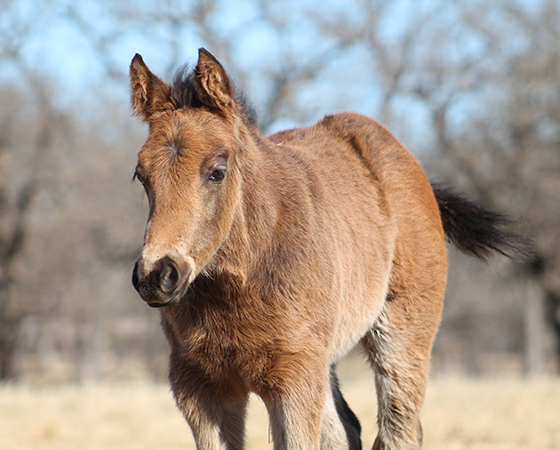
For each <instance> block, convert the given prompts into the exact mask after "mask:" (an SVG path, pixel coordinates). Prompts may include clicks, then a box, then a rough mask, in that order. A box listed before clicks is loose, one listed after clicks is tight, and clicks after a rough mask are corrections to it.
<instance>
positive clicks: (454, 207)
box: [432, 183, 534, 261]
mask: <svg viewBox="0 0 560 450" xmlns="http://www.w3.org/2000/svg"><path fill="white" fill-rule="evenodd" d="M432 188H433V190H434V194H435V196H436V200H437V203H438V206H439V211H440V214H441V220H442V223H443V229H444V231H445V234H446V236H447V239H448V240H449V241H450V242H451V243H453V244H454V245H455V246H456V247H457V248H458V249H459V250H461V251H462V252H463V253H466V254H467V255H469V256H474V257H476V258H479V259H482V260H483V261H486V260H488V259H489V258H490V257H491V256H492V253H494V252H497V253H501V254H502V255H505V256H507V257H509V258H511V259H514V260H517V261H531V260H532V259H533V258H534V254H533V242H532V239H531V238H529V237H528V236H526V235H524V234H522V233H518V232H516V231H512V227H513V226H514V225H515V221H514V220H512V219H511V218H509V217H507V216H505V215H503V214H501V213H498V212H495V211H492V210H490V209H487V208H485V207H484V206H481V205H478V204H476V203H474V202H472V201H470V200H468V199H466V198H465V197H463V196H462V195H461V194H458V193H456V192H455V191H453V190H452V189H448V188H446V187H444V186H441V185H439V184H436V183H432Z"/></svg>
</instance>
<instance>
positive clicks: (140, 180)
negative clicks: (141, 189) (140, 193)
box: [132, 172, 146, 185]
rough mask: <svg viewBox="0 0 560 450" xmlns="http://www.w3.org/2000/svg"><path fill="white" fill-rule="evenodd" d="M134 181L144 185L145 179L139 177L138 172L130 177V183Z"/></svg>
mask: <svg viewBox="0 0 560 450" xmlns="http://www.w3.org/2000/svg"><path fill="white" fill-rule="evenodd" d="M134 180H138V181H139V182H140V184H142V185H145V184H146V180H145V178H144V177H143V176H142V175H140V174H139V173H138V172H134V175H133V176H132V181H134Z"/></svg>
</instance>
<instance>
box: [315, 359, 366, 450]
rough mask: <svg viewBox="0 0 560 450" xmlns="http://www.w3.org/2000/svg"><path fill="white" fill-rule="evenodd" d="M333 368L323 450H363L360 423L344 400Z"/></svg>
mask: <svg viewBox="0 0 560 450" xmlns="http://www.w3.org/2000/svg"><path fill="white" fill-rule="evenodd" d="M335 369H336V368H335V366H334V365H333V366H331V374H330V385H331V394H332V397H331V398H330V399H328V400H327V402H326V404H325V409H324V411H323V421H322V424H321V450H335V449H337V450H338V449H340V450H342V449H349V450H362V441H361V436H360V435H361V431H362V427H361V426H360V421H359V420H358V418H357V417H356V415H355V414H354V412H353V411H352V410H351V409H350V407H349V406H348V403H346V400H344V397H343V396H342V392H340V384H339V382H338V378H337V376H336V371H335Z"/></svg>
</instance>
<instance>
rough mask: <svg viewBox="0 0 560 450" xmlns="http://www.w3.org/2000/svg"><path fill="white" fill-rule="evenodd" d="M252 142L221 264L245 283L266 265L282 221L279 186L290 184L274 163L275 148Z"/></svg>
mask: <svg viewBox="0 0 560 450" xmlns="http://www.w3.org/2000/svg"><path fill="white" fill-rule="evenodd" d="M251 141H252V142H251V143H250V145H247V146H246V147H245V148H244V150H243V153H242V154H241V155H240V161H239V171H240V175H241V184H242V186H241V197H240V201H239V203H238V205H237V208H236V211H235V215H234V220H233V223H232V227H231V231H230V235H229V237H228V239H227V241H226V243H225V245H224V247H223V251H224V256H225V258H223V259H222V264H221V266H222V268H223V269H225V270H227V271H228V272H230V273H233V274H239V275H240V276H242V277H243V278H245V279H246V278H247V277H248V276H249V275H250V272H251V271H253V270H255V268H256V267H258V265H259V264H260V263H261V262H262V258H263V257H264V254H265V251H264V250H265V249H266V248H267V247H268V246H269V245H270V243H271V242H272V239H273V235H274V229H275V228H276V227H277V225H278V222H279V221H280V220H281V215H280V213H279V211H280V202H279V198H278V194H277V186H278V183H279V182H286V180H285V177H282V176H281V172H282V171H281V168H279V167H278V166H277V164H275V162H274V154H273V149H271V148H270V145H271V144H270V143H269V142H268V141H267V140H266V139H265V138H262V137H261V136H258V135H256V136H255V135H254V136H253V137H252V139H251ZM283 178H284V179H283Z"/></svg>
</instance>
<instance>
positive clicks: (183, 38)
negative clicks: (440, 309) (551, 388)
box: [0, 0, 560, 382]
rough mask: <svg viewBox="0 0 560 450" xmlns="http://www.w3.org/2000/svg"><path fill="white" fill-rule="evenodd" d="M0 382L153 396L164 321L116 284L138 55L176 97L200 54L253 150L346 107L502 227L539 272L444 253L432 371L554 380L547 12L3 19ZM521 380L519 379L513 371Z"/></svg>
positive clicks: (47, 10) (314, 5)
mask: <svg viewBox="0 0 560 450" xmlns="http://www.w3.org/2000/svg"><path fill="white" fill-rule="evenodd" d="M0 11H1V13H0V378H1V379H17V380H21V381H35V382H59V381H68V380H73V381H87V380H98V379H107V378H122V377H127V378H128V377H140V378H146V377H150V378H151V377H156V378H161V377H163V376H164V375H165V371H166V357H167V348H166V344H165V342H164V340H163V336H162V333H161V331H160V329H159V323H158V315H157V313H156V312H155V311H152V310H149V309H148V307H147V306H146V305H145V304H143V302H141V301H140V300H139V298H137V296H136V294H135V293H134V291H133V289H132V287H131V286H130V281H129V278H130V272H131V268H132V265H133V261H134V259H135V258H136V256H137V255H138V254H139V253H140V249H141V241H142V235H143V226H144V221H145V217H146V202H145V200H143V198H142V194H141V192H140V191H141V189H140V188H139V186H136V185H133V184H131V183H130V179H131V175H132V170H133V167H134V164H135V158H136V153H137V151H138V149H139V148H140V146H141V144H142V141H143V139H144V138H145V136H146V130H145V129H143V128H142V127H141V126H140V124H139V123H138V122H139V121H137V120H136V119H134V118H131V117H130V109H129V100H128V85H127V73H128V64H129V62H130V60H131V59H132V57H133V56H134V54H135V53H136V52H138V53H141V54H142V55H143V57H144V59H145V60H146V62H147V63H148V65H149V66H150V68H152V70H154V71H155V72H156V73H158V74H160V75H161V76H162V77H164V78H167V79H170V78H171V77H172V74H173V72H174V70H175V69H177V68H178V67H179V66H181V65H182V64H183V63H185V62H187V61H191V62H192V61H193V60H194V59H195V58H196V50H197V48H198V47H200V46H204V47H206V48H207V49H208V50H210V51H211V52H212V53H213V54H215V55H216V56H217V57H218V58H219V59H220V60H221V61H222V63H223V64H224V65H225V67H226V69H227V70H228V71H229V72H230V73H231V74H232V75H233V77H234V78H235V79H236V80H237V83H238V84H239V85H240V86H242V87H243V88H244V89H245V90H246V92H247V93H248V95H249V97H250V98H252V100H253V103H254V104H255V106H256V107H257V110H258V111H259V116H260V121H259V125H260V127H261V129H262V131H263V133H269V132H273V131H275V130H278V129H281V128H283V127H288V126H302V125H307V124H310V123H313V122H314V121H316V120H317V119H319V118H321V117H322V116H323V115H324V114H327V113H332V112H335V111H339V110H355V111H359V112H361V113H364V114H368V115H370V116H372V117H374V118H377V119H378V120H380V121H381V122H382V123H384V124H386V125H387V126H388V127H389V128H390V129H391V130H392V131H393V132H394V133H395V134H396V136H397V137H398V138H399V139H401V140H402V141H403V142H404V143H405V144H406V145H407V146H408V148H409V149H410V150H411V151H412V152H413V153H414V154H415V155H416V156H417V157H418V158H419V159H420V160H421V161H422V162H423V164H424V166H425V168H426V170H427V171H428V173H429V175H430V177H431V178H432V179H434V180H438V181H444V182H446V183H448V184H450V185H452V186H455V187H456V188H458V189H460V190H462V191H465V192H467V193H469V194H470V195H471V196H472V197H474V198H476V199H478V200H479V201H481V202H483V203H485V204H487V205H489V206H493V207H496V208H498V209H501V210H505V211H508V212H510V213H512V214H513V215H515V216H517V217H520V218H522V219H523V221H524V222H525V223H526V228H527V230H528V231H529V232H530V233H531V234H532V235H533V236H535V238H536V241H537V252H538V264H532V265H519V264H512V263H509V262H507V261H504V260H500V259H497V260H495V262H494V263H493V265H492V270H488V268H487V267H485V266H482V265H480V264H478V263H476V262H474V261H470V260H468V259H467V258H463V257H460V256H458V255H456V254H455V253H453V252H452V253H451V259H452V263H451V267H452V270H451V273H450V285H449V289H448V295H447V302H446V309H445V312H444V320H443V323H442V327H441V331H440V333H439V336H438V339H437V341H436V345H435V350H434V351H435V364H434V370H436V371H439V372H456V371H463V372H465V371H466V372H467V373H472V374H480V373H488V372H496V371H504V370H508V371H509V370H511V371H516V372H519V371H521V370H524V372H525V373H527V374H533V375H534V374H541V373H544V372H547V371H548V372H555V371H557V370H558V361H557V360H558V355H559V354H560V350H559V348H560V347H559V345H558V343H559V337H558V336H559V335H560V258H559V255H560V232H559V230H560V194H559V192H560V2H558V1H557V0H535V1H531V2H529V1H522V0H515V1H511V0H510V1H506V0H498V1H493V2H487V1H479V0H474V1H466V0H457V1H454V2H448V1H447V2H446V1H444V0H429V1H428V0H420V1H412V0H408V1H404V0H402V1H401V0H395V1H381V0H369V1H368V0H352V1H335V0H330V1H325V0H322V1H315V0H306V1H303V2H302V1H291V0H290V1H282V2H280V1H278V2H274V1H273V2H269V1H265V0H242V1H238V2H228V1H225V0H222V1H220V0H190V1H180V0H165V1H158V2H141V4H140V2H138V3H137V2H133V1H119V2H116V1H110V0H99V1H95V2H93V1H87V0H79V1H69V0H43V1H41V0H21V1H15V0H0ZM520 361H523V362H524V364H523V365H521V363H520Z"/></svg>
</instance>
